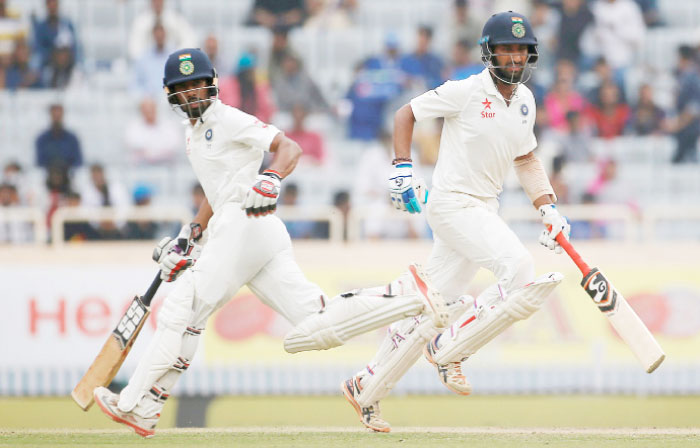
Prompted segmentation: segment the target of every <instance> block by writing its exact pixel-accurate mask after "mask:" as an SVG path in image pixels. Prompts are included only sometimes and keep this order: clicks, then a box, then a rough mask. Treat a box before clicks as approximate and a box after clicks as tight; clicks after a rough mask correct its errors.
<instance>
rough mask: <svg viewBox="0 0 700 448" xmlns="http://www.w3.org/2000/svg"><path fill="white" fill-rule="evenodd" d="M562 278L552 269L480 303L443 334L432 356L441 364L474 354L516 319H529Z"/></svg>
mask: <svg viewBox="0 0 700 448" xmlns="http://www.w3.org/2000/svg"><path fill="white" fill-rule="evenodd" d="M563 278H564V276H563V275H562V274H560V273H559V272H550V273H548V274H545V275H543V276H541V277H538V278H537V279H536V280H535V281H534V282H532V283H530V284H527V285H525V286H524V287H522V288H519V289H516V290H514V291H513V292H511V293H510V294H509V295H508V296H506V297H505V299H504V300H503V301H502V302H500V303H497V304H492V305H490V306H483V305H482V306H479V307H478V308H477V309H476V312H475V313H474V312H473V311H471V310H470V311H468V312H466V313H465V314H463V315H462V316H461V317H460V318H459V319H457V322H455V323H454V324H452V326H451V327H450V328H449V329H447V330H446V331H445V332H444V333H443V334H442V336H441V337H440V341H439V345H440V348H439V350H438V351H437V353H436V355H435V356H434V357H433V359H434V360H435V362H437V363H438V364H447V363H449V362H458V361H461V360H463V359H465V358H468V357H469V356H471V355H473V354H474V353H476V351H477V350H479V349H480V348H481V347H483V346H484V345H485V344H486V343H487V342H489V341H490V340H492V339H493V338H495V337H496V336H498V335H499V334H501V333H502V332H503V331H504V330H505V329H506V328H508V327H509V326H511V325H512V324H513V322H515V321H518V320H523V319H527V318H528V317H530V316H531V315H532V314H533V313H534V312H535V311H537V310H538V309H540V307H541V306H542V304H543V303H544V301H545V299H546V298H547V297H548V296H549V294H550V293H551V292H552V290H553V289H554V288H555V287H556V286H557V285H558V284H559V283H560V282H561V281H562V280H563Z"/></svg>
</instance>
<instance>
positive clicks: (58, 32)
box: [32, 0, 80, 71]
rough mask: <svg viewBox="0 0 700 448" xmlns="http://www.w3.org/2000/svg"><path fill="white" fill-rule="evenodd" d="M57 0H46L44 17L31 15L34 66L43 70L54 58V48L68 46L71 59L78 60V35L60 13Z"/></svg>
mask: <svg viewBox="0 0 700 448" xmlns="http://www.w3.org/2000/svg"><path fill="white" fill-rule="evenodd" d="M59 9H60V7H59V0H46V18H45V19H44V20H39V19H37V18H36V16H34V15H32V25H33V26H32V35H33V38H32V56H35V57H36V62H37V64H36V66H37V67H38V68H39V69H40V70H42V71H43V69H44V68H46V67H47V66H49V65H50V64H51V62H52V60H53V59H54V50H56V49H57V48H62V49H63V48H65V47H67V48H68V50H67V51H68V52H69V53H70V55H71V56H72V59H73V61H78V60H79V57H80V55H79V54H78V51H79V45H78V36H77V33H76V31H75V27H74V26H73V22H72V21H71V20H70V19H69V18H67V17H65V16H62V15H60V12H59Z"/></svg>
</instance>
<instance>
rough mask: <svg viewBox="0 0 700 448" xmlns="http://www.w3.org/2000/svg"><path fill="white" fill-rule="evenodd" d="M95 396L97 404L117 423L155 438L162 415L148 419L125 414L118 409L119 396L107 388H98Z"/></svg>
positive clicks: (130, 413)
mask: <svg viewBox="0 0 700 448" xmlns="http://www.w3.org/2000/svg"><path fill="white" fill-rule="evenodd" d="M93 395H94V397H95V403H97V405H98V406H99V407H100V409H102V412H104V413H105V414H107V416H108V417H109V418H111V419H112V420H114V421H115V422H117V423H122V424H124V425H126V426H128V427H129V428H131V429H133V430H134V431H135V432H136V434H138V435H140V436H142V437H145V438H149V437H153V435H154V434H155V427H156V423H158V419H159V418H160V414H156V415H155V417H150V418H146V417H141V416H140V415H137V414H135V413H134V412H133V411H130V412H123V411H121V410H119V408H118V407H117V403H118V402H119V395H118V394H115V393H114V392H112V391H110V390H109V389H107V388H106V387H96V388H95V391H94V392H93Z"/></svg>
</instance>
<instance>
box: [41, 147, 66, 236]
mask: <svg viewBox="0 0 700 448" xmlns="http://www.w3.org/2000/svg"><path fill="white" fill-rule="evenodd" d="M45 185H46V190H44V193H45V194H44V195H43V196H42V197H41V199H40V202H41V206H42V208H43V209H44V210H45V211H46V227H47V228H49V229H50V228H51V219H52V218H53V214H54V212H55V211H56V210H57V209H58V207H60V206H62V205H64V203H65V200H66V195H67V194H68V193H70V192H71V191H73V189H72V187H71V179H70V175H69V171H68V166H67V165H65V164H63V163H60V162H59V161H56V162H54V163H52V164H50V165H49V166H48V167H47V169H46V184H45Z"/></svg>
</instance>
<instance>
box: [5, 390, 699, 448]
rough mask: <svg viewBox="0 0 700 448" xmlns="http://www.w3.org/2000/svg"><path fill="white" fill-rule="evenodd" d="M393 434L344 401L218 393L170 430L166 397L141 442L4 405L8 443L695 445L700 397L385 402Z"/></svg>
mask: <svg viewBox="0 0 700 448" xmlns="http://www.w3.org/2000/svg"><path fill="white" fill-rule="evenodd" d="M382 404H383V407H382V413H383V416H384V417H385V418H386V419H387V420H389V421H390V422H391V423H392V425H393V427H394V428H393V431H392V432H391V433H390V434H375V433H371V432H368V431H366V430H364V429H363V428H362V426H361V425H360V424H359V422H358V421H357V416H356V414H355V413H354V411H353V410H352V409H351V408H350V406H349V405H348V404H347V403H346V402H345V400H344V399H343V398H342V397H339V396H338V397H329V396H321V397H287V396H285V397H268V396H265V397H222V398H219V399H217V400H215V401H214V402H212V404H211V405H210V406H209V408H208V411H207V416H206V422H207V426H208V428H207V429H172V428H173V426H174V425H173V424H174V421H175V416H174V414H175V411H176V409H175V408H176V406H177V401H176V400H174V399H173V400H170V401H169V402H168V404H167V406H166V408H165V410H164V412H163V418H162V420H161V422H160V424H159V425H158V431H157V432H156V437H154V438H152V439H149V440H144V439H141V438H140V437H138V436H136V435H135V434H133V433H132V432H130V431H129V430H127V429H124V428H121V427H120V426H119V425H117V424H115V423H113V422H111V421H110V420H108V419H107V418H106V417H104V416H103V415H102V414H101V413H100V411H99V410H98V409H97V408H96V407H93V408H92V409H91V410H90V411H89V412H87V413H86V412H83V411H82V410H80V409H79V408H78V407H77V406H76V405H75V404H74V403H73V402H72V401H71V400H70V399H69V398H2V399H0V447H5V446H41V447H55V446H66V447H69V446H85V447H103V446H104V447H106V446H115V447H120V448H123V447H131V446H159V447H160V446H167V447H170V448H176V447H193V446H270V447H288V446H290V447H291V446H299V447H305V448H310V447H346V446H350V447H354V446H358V447H359V446H363V447H385V446H387V447H388V446H394V447H395V446H400V447H408V446H411V447H414V446H415V447H421V448H426V447H433V446H434V447H450V446H468V447H469V448H474V447H530V446H532V447H534V446H537V447H540V446H547V447H574V446H575V447H635V448H639V447H642V448H644V447H698V446H700V397H647V398H640V397H586V396H535V397H530V396H473V397H456V396H442V395H441V396H406V397H392V398H389V399H387V400H385V402H383V403H382Z"/></svg>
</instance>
